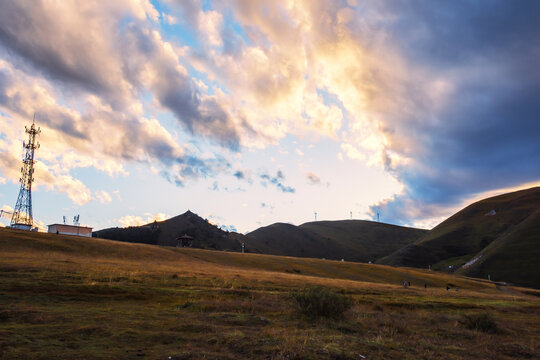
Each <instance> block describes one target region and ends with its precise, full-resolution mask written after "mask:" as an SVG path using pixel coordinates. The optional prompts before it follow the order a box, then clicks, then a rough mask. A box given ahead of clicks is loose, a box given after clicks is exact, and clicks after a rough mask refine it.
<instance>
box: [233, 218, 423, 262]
mask: <svg viewBox="0 0 540 360" xmlns="http://www.w3.org/2000/svg"><path fill="white" fill-rule="evenodd" d="M426 232H427V231H426V230H421V229H414V228H407V227H402V226H396V225H390V224H383V223H378V222H373V221H364V220H343V221H317V222H308V223H305V224H302V225H300V226H294V225H291V224H285V223H276V224H272V225H269V226H265V227H262V228H259V229H257V230H255V231H252V232H250V233H249V234H247V236H246V237H245V238H244V240H243V241H244V242H245V243H246V244H247V246H248V248H249V249H253V251H257V252H261V253H265V254H275V255H287V256H296V257H313V258H326V259H334V260H339V259H346V260H349V261H362V262H368V261H375V260H376V259H378V258H380V257H382V256H385V255H388V254H390V253H392V252H393V251H395V250H397V249H399V248H401V247H403V246H405V245H407V244H410V243H412V242H413V241H415V240H417V239H418V238H419V237H421V236H422V235H424V234H425V233H426Z"/></svg>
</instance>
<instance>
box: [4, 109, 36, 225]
mask: <svg viewBox="0 0 540 360" xmlns="http://www.w3.org/2000/svg"><path fill="white" fill-rule="evenodd" d="M35 118H36V116H35V115H34V120H32V126H30V128H28V127H26V126H25V127H24V128H25V131H26V133H27V134H28V142H24V141H23V148H24V149H26V150H25V156H24V158H23V167H22V168H21V179H20V182H21V189H20V191H19V197H18V198H17V204H16V205H15V209H14V210H13V216H12V217H11V227H12V228H16V229H23V230H31V229H32V225H33V224H34V219H33V217H32V182H34V164H35V160H34V151H35V150H36V149H39V143H37V142H36V136H37V135H39V133H40V132H41V129H40V128H39V127H38V128H36V125H35Z"/></svg>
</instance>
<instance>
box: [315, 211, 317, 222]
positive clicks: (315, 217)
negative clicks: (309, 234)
mask: <svg viewBox="0 0 540 360" xmlns="http://www.w3.org/2000/svg"><path fill="white" fill-rule="evenodd" d="M315 221H317V212H315Z"/></svg>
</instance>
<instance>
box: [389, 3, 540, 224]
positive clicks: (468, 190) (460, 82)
mask: <svg viewBox="0 0 540 360" xmlns="http://www.w3.org/2000/svg"><path fill="white" fill-rule="evenodd" d="M386 5H387V6H386V7H385V6H383V5H381V6H380V8H379V10H380V11H383V12H389V13H391V14H393V15H395V16H394V17H391V18H392V19H395V20H393V21H392V22H391V23H387V24H383V25H384V31H385V32H386V33H387V34H389V38H388V39H389V41H391V42H392V43H393V44H398V45H397V46H399V47H400V49H401V51H400V54H401V56H403V57H404V59H405V60H406V61H407V62H408V63H410V64H413V65H414V66H421V68H423V69H424V71H426V72H427V74H429V75H428V76H431V77H432V78H431V79H430V78H427V79H426V78H418V79H416V78H412V79H409V80H408V81H407V82H404V83H403V84H402V85H403V87H404V88H405V89H406V91H405V92H406V93H407V95H406V98H407V100H408V101H409V102H410V103H411V104H414V108H415V109H416V110H417V111H415V112H407V111H403V112H401V113H399V114H396V113H386V114H385V117H384V125H383V127H384V128H385V129H387V131H386V135H387V136H388V138H389V139H390V141H389V143H390V145H389V146H388V148H387V150H388V151H390V152H393V153H397V154H399V155H402V156H403V157H405V158H409V159H412V162H410V163H408V164H406V165H400V164H392V163H391V161H390V158H387V162H386V163H387V169H388V170H390V171H392V172H393V173H394V174H395V175H396V176H397V177H398V178H399V180H400V181H401V182H402V183H403V184H404V185H405V189H406V190H405V192H404V193H403V194H401V195H399V196H398V197H396V198H394V199H392V200H391V201H389V202H386V203H385V204H384V207H385V212H386V216H385V219H387V220H388V221H391V222H395V223H409V224H410V223H412V222H413V221H414V220H415V219H422V218H429V217H430V216H438V215H440V214H442V213H444V211H445V210H444V209H447V208H448V207H451V206H456V205H458V204H461V203H462V202H463V201H465V200H466V199H468V198H471V197H473V196H474V195H475V194H478V193H482V192H486V191H490V190H496V189H500V188H505V187H514V186H519V185H521V184H525V183H528V182H533V181H537V180H539V179H540V166H538V164H540V141H539V139H540V137H539V135H538V134H540V67H539V66H538V64H537V61H536V60H535V59H539V58H540V46H538V44H540V22H538V21H537V19H536V18H537V16H536V14H538V13H540V2H534V1H526V2H519V3H517V2H508V1H493V2H490V3H489V4H487V3H485V2H477V1H452V2H432V1H420V2H414V3H410V2H394V1H391V2H388V3H386ZM438 77H442V78H444V79H446V80H447V81H448V82H450V83H451V84H452V86H453V89H452V91H451V92H450V93H449V95H448V96H447V100H446V103H445V104H444V106H442V107H435V106H434V105H433V104H432V103H430V101H431V100H430V97H429V96H428V95H430V94H429V93H425V92H423V90H421V89H422V87H423V86H424V84H425V82H426V81H431V80H433V79H436V78H438ZM407 143H414V144H415V146H414V147H407V146H406V145H405V146H399V145H398V144H407ZM410 207H415V210H411V209H410Z"/></svg>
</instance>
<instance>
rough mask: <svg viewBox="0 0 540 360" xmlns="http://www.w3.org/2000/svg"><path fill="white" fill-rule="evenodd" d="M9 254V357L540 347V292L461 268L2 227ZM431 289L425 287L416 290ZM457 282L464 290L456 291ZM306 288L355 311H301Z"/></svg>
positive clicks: (2, 267) (2, 268) (4, 353)
mask: <svg viewBox="0 0 540 360" xmlns="http://www.w3.org/2000/svg"><path fill="white" fill-rule="evenodd" d="M0 254H1V255H2V256H0V358H5V359H52V358H54V359H73V358H76V359H90V358H91V359H120V358H128V359H132V358H138V359H203V358H206V359H254V358H263V359H291V358H295V359H358V358H360V356H359V355H362V356H364V357H365V358H367V359H422V358H425V359H428V358H429V359H434V358H446V359H493V358H497V359H513V358H516V357H525V358H534V357H537V356H538V354H539V353H540V347H539V345H538V341H537V340H538V337H539V330H538V329H540V316H539V315H540V304H539V300H538V299H539V298H538V295H539V293H538V292H536V291H534V290H528V289H521V288H510V287H507V288H505V289H504V290H505V291H504V292H503V291H501V290H500V289H499V288H498V287H497V286H496V285H495V284H493V283H489V282H486V281H477V280H474V279H469V278H465V277H461V276H455V275H449V274H440V273H434V272H428V271H422V270H414V269H398V268H392V267H387V266H381V265H368V264H359V263H349V262H340V261H330V260H318V259H307V258H289V257H279V256H269V255H257V254H239V253H228V252H219V251H210V250H199V249H186V248H172V247H159V246H150V245H145V244H135V243H123V242H116V241H110V240H103V239H93V238H77V237H71V236H62V235H54V234H39V233H31V232H23V231H16V230H9V229H0ZM399 280H410V281H411V282H412V286H411V287H410V288H404V287H402V286H400V285H397V284H396V283H397V282H398V281H399ZM423 283H427V284H428V288H424V286H418V285H423ZM448 283H452V284H453V285H457V286H459V287H460V290H459V291H455V290H454V289H452V291H446V288H445V286H446V284H448ZM308 285H319V286H324V287H330V288H333V289H335V290H336V291H338V292H339V293H342V294H345V295H346V296H348V297H349V298H350V299H352V301H353V308H352V309H350V310H349V311H348V312H347V313H345V316H344V317H343V318H342V319H335V320H331V319H315V320H312V319H308V318H304V317H302V316H300V315H299V314H298V313H296V312H295V310H294V302H293V298H292V296H291V294H292V293H294V292H295V291H297V290H298V289H300V288H302V287H304V286H308ZM533 295H535V296H533ZM486 313H487V314H488V315H489V316H490V317H491V318H492V319H493V320H494V321H495V324H496V329H498V330H497V331H496V332H495V333H484V332H481V331H477V330H473V329H469V328H468V327H467V326H466V323H465V322H464V320H466V319H467V316H474V315H476V314H486ZM457 343H459V346H458V345H456V344H457ZM411 344H414V346H411Z"/></svg>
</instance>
